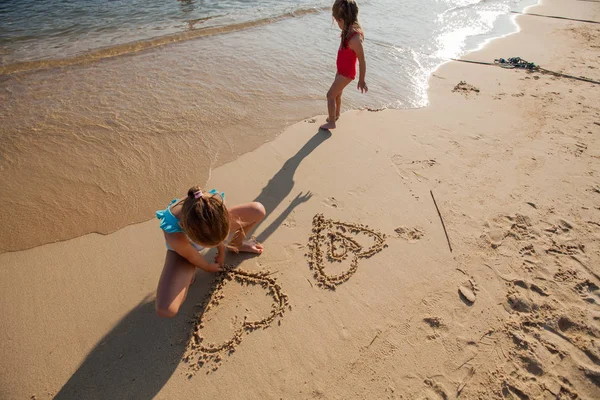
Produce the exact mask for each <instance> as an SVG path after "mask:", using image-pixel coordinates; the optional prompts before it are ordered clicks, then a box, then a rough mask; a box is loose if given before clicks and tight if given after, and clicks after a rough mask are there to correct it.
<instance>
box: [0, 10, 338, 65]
mask: <svg viewBox="0 0 600 400" xmlns="http://www.w3.org/2000/svg"><path fill="white" fill-rule="evenodd" d="M329 9H330V7H310V8H301V9H296V10H292V11H287V12H284V13H281V14H278V15H275V16H270V17H265V18H259V19H256V20H251V21H244V22H237V23H231V24H223V25H212V26H206V27H204V26H202V27H199V28H196V27H195V26H196V25H197V24H199V23H200V24H202V23H203V22H206V21H207V20H209V19H214V18H215V17H212V18H201V19H198V20H191V21H186V22H188V30H186V31H184V32H179V33H175V34H169V35H164V36H159V37H154V38H152V39H148V40H140V41H136V42H129V43H125V44H118V45H114V46H110V47H103V48H100V49H95V50H91V51H88V52H85V53H80V54H78V55H75V56H72V57H65V58H54V59H43V60H35V61H21V62H15V63H11V64H7V65H0V75H10V74H15V73H23V72H34V71H39V70H44V69H52V68H60V67H68V66H72V65H79V64H88V63H93V62H95V61H98V60H103V59H106V58H113V57H119V56H124V55H128V54H132V53H137V52H140V51H144V50H149V49H153V48H156V47H160V46H165V45H167V44H171V43H179V42H183V41H186V40H192V39H198V38H202V37H207V36H214V35H219V34H226V33H230V32H237V31H241V30H245V29H250V28H254V27H258V26H263V25H269V24H272V23H275V22H279V21H282V20H285V19H289V18H298V17H302V16H305V15H310V14H317V13H321V12H324V11H327V10H329Z"/></svg>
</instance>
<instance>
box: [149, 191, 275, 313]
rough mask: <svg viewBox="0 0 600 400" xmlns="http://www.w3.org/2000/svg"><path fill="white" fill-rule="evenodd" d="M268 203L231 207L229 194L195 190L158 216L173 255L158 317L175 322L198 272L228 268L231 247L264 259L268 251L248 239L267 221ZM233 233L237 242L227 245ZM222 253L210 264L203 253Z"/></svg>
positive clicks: (166, 271)
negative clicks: (227, 199) (227, 254)
mask: <svg viewBox="0 0 600 400" xmlns="http://www.w3.org/2000/svg"><path fill="white" fill-rule="evenodd" d="M265 214H266V213H265V208H264V207H263V205H262V204H260V203H257V202H253V203H248V204H242V205H239V206H234V207H231V208H227V207H226V206H225V193H220V192H217V191H216V190H214V189H213V190H211V191H210V192H203V191H202V190H201V189H200V187H198V186H194V187H192V188H191V189H190V190H188V193H187V196H186V197H185V198H184V199H182V200H178V199H175V200H173V201H172V202H171V204H169V206H168V207H167V208H166V209H164V210H160V211H157V212H156V217H157V218H158V219H159V220H160V228H161V229H162V230H163V231H164V235H165V241H166V244H167V256H166V260H165V265H164V267H163V271H162V274H161V275H160V280H159V281H158V288H157V290H156V312H157V314H158V315H159V316H161V317H174V316H175V315H176V314H177V311H179V307H180V306H181V304H182V303H183V301H184V300H185V298H186V296H187V292H188V287H189V286H190V285H191V284H192V283H193V281H194V276H195V274H196V268H200V269H203V270H205V271H207V272H219V271H221V267H222V266H223V265H224V263H225V248H227V249H229V250H231V251H234V252H236V253H237V252H240V251H241V252H248V253H257V254H261V253H262V251H263V247H262V245H261V244H260V243H257V242H256V241H254V240H246V235H247V233H248V232H250V231H251V230H252V228H254V227H255V226H256V224H257V223H258V222H260V221H261V220H262V219H263V218H264V217H265ZM230 233H233V237H232V238H231V240H230V241H229V243H228V244H227V245H225V240H226V239H227V237H228V236H229V234H230ZM203 247H204V248H210V247H216V248H217V255H216V256H215V260H214V261H215V262H214V263H209V262H207V261H206V260H205V259H204V257H203V256H202V255H201V254H200V253H199V252H198V251H199V250H202V248H203Z"/></svg>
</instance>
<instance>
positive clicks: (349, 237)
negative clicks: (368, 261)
mask: <svg viewBox="0 0 600 400" xmlns="http://www.w3.org/2000/svg"><path fill="white" fill-rule="evenodd" d="M360 234H363V235H366V236H367V237H369V238H370V239H372V240H373V244H372V245H371V246H369V247H367V248H365V247H364V246H363V245H361V244H360V242H359V241H358V240H357V237H358V235H360ZM384 247H387V245H386V244H385V235H384V234H382V233H380V232H377V231H375V230H373V229H371V228H369V227H368V226H366V225H360V224H350V223H346V222H340V221H334V220H331V219H326V218H325V217H324V216H323V214H317V215H315V216H314V218H313V228H312V234H311V235H310V238H309V240H308V253H307V254H306V257H307V259H308V265H309V266H310V268H311V269H313V270H314V271H315V274H314V276H315V279H316V280H317V282H318V283H319V285H320V286H323V287H327V288H329V289H335V287H336V286H337V285H339V284H341V283H343V282H346V281H347V280H348V279H350V277H351V276H352V275H353V274H354V273H355V272H356V270H357V269H358V260H359V259H361V258H369V257H371V256H373V255H374V254H376V253H378V252H380V251H381V250H383V248H384ZM323 249H326V250H325V251H324V250H323ZM325 254H326V255H327V259H328V261H329V262H342V261H344V260H347V259H349V258H350V267H349V269H348V270H346V271H344V272H342V273H340V274H337V275H333V274H332V275H328V274H327V273H326V272H325Z"/></svg>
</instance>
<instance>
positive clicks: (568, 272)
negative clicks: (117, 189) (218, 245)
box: [0, 0, 600, 399]
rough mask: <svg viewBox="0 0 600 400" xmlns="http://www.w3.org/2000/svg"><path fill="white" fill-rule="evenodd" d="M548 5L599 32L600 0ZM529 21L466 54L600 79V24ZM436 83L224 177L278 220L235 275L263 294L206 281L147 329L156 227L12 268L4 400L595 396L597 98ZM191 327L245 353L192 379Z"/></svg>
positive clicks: (520, 86)
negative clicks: (169, 316) (409, 105)
mask: <svg viewBox="0 0 600 400" xmlns="http://www.w3.org/2000/svg"><path fill="white" fill-rule="evenodd" d="M542 3H543V4H542V5H541V6H537V7H534V8H532V9H530V10H529V11H530V12H536V13H540V14H552V15H562V16H567V17H571V18H584V19H594V20H597V21H600V4H598V3H597V2H592V1H574V0H569V1H567V0H552V1H543V2H542ZM518 23H519V25H520V26H521V31H520V32H519V33H517V34H515V35H511V36H508V37H506V38H502V39H499V40H495V41H493V42H492V43H490V44H488V45H487V46H486V47H485V48H484V49H483V50H481V51H478V52H475V53H471V54H469V55H467V56H466V58H469V59H472V60H481V61H491V60H493V59H494V58H498V57H504V58H507V57H512V56H520V57H523V58H525V59H526V60H529V61H534V62H536V63H538V64H541V65H542V66H544V67H545V68H548V69H550V70H554V71H563V72H565V73H568V74H571V75H574V76H581V75H584V76H588V77H590V78H595V79H596V80H598V79H600V65H599V64H600V63H599V62H598V61H599V57H600V28H599V26H600V25H596V24H585V23H578V22H574V21H568V20H557V19H549V18H542V17H534V16H521V17H518ZM461 81H464V82H465V83H466V84H468V85H471V86H472V87H473V88H476V89H477V90H478V91H476V90H459V91H458V92H453V89H454V88H455V87H456V86H457V84H459V83H460V82H461ZM430 83H431V87H430V99H431V105H430V106H429V107H427V108H425V109H419V110H408V111H383V112H378V113H371V112H368V111H353V112H349V113H345V114H344V115H343V116H342V118H341V119H340V122H339V128H338V129H337V130H336V131H334V132H333V133H332V134H329V133H325V132H317V127H318V124H315V123H310V122H309V121H305V122H301V123H299V124H296V125H295V126H293V127H291V128H290V129H288V130H286V131H285V132H284V133H283V134H282V135H280V136H279V137H278V138H277V139H276V140H275V141H273V142H271V143H268V144H266V145H264V146H262V147H261V148H259V149H258V150H256V151H254V152H252V153H249V154H246V155H244V156H242V157H240V158H239V159H238V160H236V161H235V162H232V163H230V164H227V165H224V166H222V167H220V168H218V169H216V170H214V171H213V173H212V177H211V180H210V184H209V186H211V187H213V186H214V187H218V188H220V189H226V190H227V197H228V201H229V202H230V203H238V202H241V201H247V200H251V199H254V198H256V199H258V200H259V201H262V202H263V203H264V204H265V206H266V207H267V210H268V211H269V215H268V217H267V219H266V220H265V221H264V223H263V224H261V225H260V226H259V227H258V229H257V230H256V235H257V237H258V238H259V240H261V241H263V242H264V243H265V245H266V249H267V250H266V251H265V253H264V254H263V255H262V256H260V257H243V256H229V258H228V263H229V264H231V265H232V266H234V267H238V266H239V269H240V270H241V271H245V272H240V274H242V275H243V273H251V274H254V275H253V276H254V278H253V279H258V280H259V281H260V279H262V278H265V277H268V278H269V279H268V280H267V281H262V283H261V282H255V283H258V284H257V285H246V284H244V283H248V280H244V279H242V280H241V282H240V281H239V280H236V279H224V280H221V279H222V278H225V276H221V277H220V279H218V280H215V279H213V278H214V277H211V276H209V275H208V274H205V273H202V272H198V277H197V279H196V282H195V283H194V284H193V286H192V290H191V291H190V294H189V296H188V299H187V301H186V303H185V305H184V306H183V308H182V310H181V313H180V314H179V315H178V316H177V317H176V318H174V319H173V320H161V319H159V318H158V317H156V316H155V314H154V312H153V307H154V305H153V292H154V289H155V286H156V282H157V280H158V277H159V274H160V269H161V266H162V262H163V256H164V248H163V243H162V242H163V239H162V235H161V234H160V231H159V229H158V223H157V221H156V220H153V221H148V222H146V223H142V224H138V225H134V226H129V227H127V228H125V229H122V230H120V231H118V232H116V233H114V234H111V235H108V236H100V235H87V236H84V237H80V238H77V239H74V240H70V241H66V242H62V243H56V244H50V245H45V246H41V247H36V248H34V249H31V250H27V251H23V252H15V253H4V254H2V255H0V263H1V265H2V269H1V274H2V276H1V279H0V282H2V286H1V292H0V293H1V294H0V296H1V297H0V298H1V301H2V303H1V304H2V305H3V307H2V310H3V311H2V315H1V319H2V328H1V334H2V341H1V343H2V345H1V346H0V358H1V359H2V360H3V361H2V362H3V365H2V369H1V371H2V372H1V373H0V398H7V399H22V398H30V397H31V396H35V398H37V399H45V398H49V397H53V396H56V397H57V398H59V399H63V398H64V399H67V398H68V399H126V398H139V399H146V398H158V399H179V398H206V399H212V398H231V399H246V398H247V399H280V398H281V399H290V398H297V399H312V398H314V399H387V398H389V399H413V398H415V399H452V398H457V397H460V398H465V399H494V398H517V399H538V398H541V399H554V398H560V399H572V398H582V399H594V398H600V346H599V343H598V341H599V340H600V308H599V307H598V304H599V302H600V289H599V287H600V267H599V265H600V248H599V246H598V244H599V241H600V206H599V205H600V163H599V158H600V143H599V139H598V136H599V134H600V94H599V90H600V86H598V85H594V84H592V83H586V82H582V81H578V80H572V79H565V78H558V77H555V76H552V75H547V74H541V73H527V72H524V71H522V70H508V69H502V68H499V67H492V66H483V65H477V64H465V63H458V62H452V63H448V64H445V65H444V66H442V67H441V68H439V69H438V70H437V71H436V72H435V74H434V75H433V76H432V78H431V81H430ZM461 86H464V87H466V86H465V85H461ZM471 86H468V87H469V88H470V87H471ZM321 119H324V117H319V119H318V120H321ZM241 171H242V172H241ZM249 171H251V172H249ZM261 187H262V188H263V189H262V191H259V189H258V188H261ZM183 189H185V188H182V190H183ZM430 190H432V191H433V193H434V194H435V198H436V200H437V204H438V206H439V209H440V213H441V215H442V217H443V219H444V222H445V224H446V227H447V230H448V236H449V238H450V241H451V244H452V248H453V252H452V253H451V252H450V250H449V247H448V243H447V242H446V236H445V234H444V231H443V229H442V226H441V222H440V218H439V216H438V213H437V211H436V208H435V206H434V204H433V201H432V198H431V195H430ZM160 206H162V205H161V204H157V208H160ZM319 214H322V217H320V216H318V217H317V218H316V220H315V221H316V222H317V225H318V224H321V225H318V226H317V227H313V218H314V217H315V216H316V215H319ZM332 221H340V222H342V223H347V224H352V225H359V226H360V229H359V232H356V231H353V230H351V229H349V230H346V231H345V232H344V231H343V230H340V229H339V226H340V225H339V224H335V223H333V222H332ZM366 225H368V226H369V228H368V229H369V230H370V232H375V233H376V236H377V235H381V238H382V240H383V235H385V236H386V238H385V244H386V245H387V247H386V248H383V242H380V241H379V240H377V239H375V243H378V244H379V247H377V249H376V250H377V251H371V250H374V249H373V248H372V247H371V246H373V243H374V242H373V240H374V239H373V238H369V237H368V236H369V235H365V234H364V232H365V231H364V230H363V229H364V228H362V226H366ZM311 235H313V236H312V238H313V239H315V236H314V235H317V236H318V237H317V239H318V240H316V239H315V240H310V239H309V238H311ZM377 237H379V236H377ZM327 243H329V245H328V244H327ZM328 246H329V247H328ZM315 249H319V250H318V251H320V252H321V253H320V254H321V258H322V259H320V260H317V261H318V264H319V265H320V267H319V268H320V269H319V268H317V272H319V273H320V272H322V273H323V274H324V275H323V276H331V275H338V276H339V275H341V276H342V278H343V279H340V280H339V282H337V281H336V283H338V284H335V285H333V287H334V289H335V290H332V289H330V288H327V287H325V288H322V287H319V285H317V283H318V282H319V278H318V277H319V276H322V275H319V273H318V274H317V278H315V277H314V276H313V274H314V273H315V270H311V269H310V268H309V264H310V260H311V254H312V255H313V256H314V254H315ZM364 249H366V250H364ZM365 251H366V252H369V255H370V257H368V258H367V257H361V256H360V255H361V254H363V255H364V254H365V253H364V252H365ZM307 253H308V255H307ZM371 253H372V254H371ZM327 254H330V255H331V254H333V255H334V258H337V259H338V260H335V262H331V261H330V260H329V259H328V257H327ZM344 255H345V256H344ZM307 257H308V258H307ZM317 258H318V257H317ZM348 272H351V273H350V274H348ZM231 274H233V275H231ZM257 274H263V275H257ZM266 274H269V275H266ZM227 276H229V277H230V278H231V277H232V276H239V275H235V273H229V275H227ZM259 278H260V279H259ZM323 281H324V280H323V279H321V282H323ZM325 281H326V278H325ZM215 285H219V286H217V289H218V290H217V291H216V292H214V293H213V297H211V298H209V299H208V304H212V306H211V307H214V308H212V309H211V310H210V311H209V312H208V313H206V314H204V315H202V314H200V315H201V316H202V327H200V326H198V325H197V324H198V319H197V318H198V317H197V316H196V311H197V310H196V309H195V304H197V303H200V304H201V303H202V302H203V300H204V299H205V296H206V295H207V294H209V293H211V290H212V289H213V288H214V287H215ZM263 286H264V287H263ZM325 286H328V285H325ZM269 289H271V290H272V293H271V294H270V295H269ZM273 293H275V294H273ZM283 293H285V295H283ZM221 295H222V296H224V297H222V298H221ZM282 296H287V297H286V298H285V301H284V302H282V301H283V300H282V299H283V298H284V297H282ZM278 298H279V300H277V299H278ZM215 301H216V302H218V304H217V303H215ZM288 301H289V305H291V306H293V310H291V311H290V310H287V311H286V312H285V313H283V311H284V308H285V307H282V306H283V305H285V306H287V305H288ZM210 313H212V315H210ZM248 321H250V322H258V323H259V325H261V324H260V322H261V321H262V322H264V324H262V325H264V327H265V328H268V329H254V328H255V327H250V329H246V327H245V325H246V324H247V322H248ZM194 325H196V328H194ZM195 329H196V333H197V334H199V336H201V337H202V340H206V341H207V343H212V344H213V346H214V344H217V345H218V344H219V343H227V342H228V341H230V340H232V339H233V340H234V341H235V342H236V344H237V346H236V348H235V350H236V351H235V352H233V353H231V354H229V353H228V352H225V353H224V354H221V355H220V356H219V359H218V360H217V359H216V358H215V359H214V360H213V359H212V358H211V360H212V361H216V363H217V365H218V366H219V368H218V369H216V370H214V371H213V366H214V365H215V363H214V362H212V363H209V368H206V367H205V366H203V367H201V368H199V369H198V370H197V371H196V373H195V374H193V375H192V377H191V378H190V377H189V372H190V371H191V370H193V369H194V365H195V360H197V358H198V357H196V358H194V357H188V356H189V355H190V354H192V355H193V354H196V355H198V352H197V351H196V352H195V353H194V346H195V345H194V340H192V341H190V335H191V333H192V332H194V330H195ZM240 332H241V333H240ZM192 337H193V336H192ZM236 338H237V339H236ZM239 338H243V340H239V341H238V339H239ZM208 347H209V348H210V345H208ZM202 348H203V347H202ZM186 349H187V352H186ZM196 350H198V347H196ZM205 350H206V351H204V352H205V353H206V352H210V351H208V350H207V349H205ZM190 351H191V353H190ZM200 357H202V355H200ZM184 358H186V359H187V360H188V362H184Z"/></svg>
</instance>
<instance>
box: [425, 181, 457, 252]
mask: <svg viewBox="0 0 600 400" xmlns="http://www.w3.org/2000/svg"><path fill="white" fill-rule="evenodd" d="M429 193H431V198H432V199H433V204H435V209H436V210H437V212H438V215H439V216H440V221H442V227H443V228H444V233H445V234H446V240H447V241H448V247H449V248H450V253H452V245H451V244H450V238H449V237H448V232H447V231H446V224H444V219H443V218H442V214H441V213H440V209H439V208H438V205H437V202H436V201H435V197H433V191H431V190H430V191H429Z"/></svg>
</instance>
